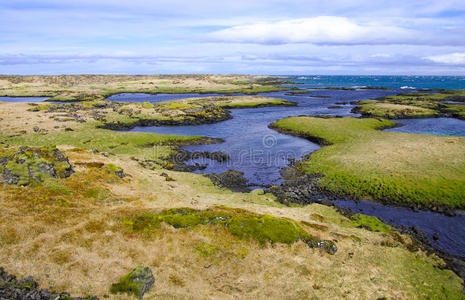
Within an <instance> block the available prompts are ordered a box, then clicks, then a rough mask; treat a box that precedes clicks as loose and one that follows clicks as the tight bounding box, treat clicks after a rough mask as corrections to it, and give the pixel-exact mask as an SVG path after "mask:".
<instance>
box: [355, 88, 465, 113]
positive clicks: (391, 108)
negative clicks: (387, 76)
mask: <svg viewBox="0 0 465 300" xmlns="http://www.w3.org/2000/svg"><path fill="white" fill-rule="evenodd" d="M450 101H453V102H452V103H451V102H450ZM454 102H456V103H454ZM358 104H359V106H358V107H356V108H355V109H354V112H357V113H361V114H362V115H363V116H368V117H373V116H374V117H384V118H389V119H400V118H429V117H439V116H444V117H452V118H458V119H462V120H465V91H463V90H447V91H439V92H438V91H436V92H434V93H403V94H399V95H397V96H388V97H385V98H382V99H379V100H378V101H359V103H358Z"/></svg>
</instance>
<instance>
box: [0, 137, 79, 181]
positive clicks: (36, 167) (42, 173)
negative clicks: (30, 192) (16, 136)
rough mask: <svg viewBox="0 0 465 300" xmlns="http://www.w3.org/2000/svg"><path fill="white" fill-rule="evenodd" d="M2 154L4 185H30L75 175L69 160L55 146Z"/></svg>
mask: <svg viewBox="0 0 465 300" xmlns="http://www.w3.org/2000/svg"><path fill="white" fill-rule="evenodd" d="M11 152H12V150H9V149H8V150H6V151H3V153H1V152H0V171H1V174H2V183H3V184H17V185H29V184H32V183H40V182H43V181H45V180H46V179H47V178H66V177H69V176H71V174H73V172H74V171H73V168H72V166H71V164H70V163H69V161H68V158H67V157H66V156H65V155H64V154H63V153H62V152H61V151H60V150H58V149H57V148H56V147H55V146H48V147H40V148H33V147H20V148H19V149H18V150H17V151H16V152H14V153H11Z"/></svg>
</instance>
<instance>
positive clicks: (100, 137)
mask: <svg viewBox="0 0 465 300" xmlns="http://www.w3.org/2000/svg"><path fill="white" fill-rule="evenodd" d="M202 139H203V138H202V137H199V136H179V135H164V134H155V133H144V132H121V131H113V130H106V129H98V128H95V123H94V122H91V123H86V124H85V125H84V126H83V128H81V129H79V130H75V131H71V132H65V131H54V132H50V133H49V134H46V135H43V134H38V133H31V134H27V135H23V136H18V137H13V138H9V137H5V136H0V141H3V142H6V143H8V144H10V145H30V146H43V145H69V146H74V147H77V148H82V149H88V150H98V151H100V152H109V153H113V154H125V155H131V156H136V157H139V158H142V159H155V160H157V159H160V158H163V157H166V156H167V155H169V154H171V151H172V147H170V145H171V144H173V143H180V144H183V143H185V144H189V143H195V142H197V141H200V140H202ZM154 145H156V147H154Z"/></svg>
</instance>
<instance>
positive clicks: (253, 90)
mask: <svg viewBox="0 0 465 300" xmlns="http://www.w3.org/2000/svg"><path fill="white" fill-rule="evenodd" d="M292 89H293V88H289V87H278V86H269V85H259V86H257V85H249V86H247V87H242V88H233V89H230V88H228V89H197V88H185V87H158V88H155V89H137V90H132V89H126V88H123V89H105V90H103V96H105V97H109V96H112V95H115V94H121V93H145V94H191V93H192V94H246V95H250V94H257V93H269V92H278V91H287V90H292Z"/></svg>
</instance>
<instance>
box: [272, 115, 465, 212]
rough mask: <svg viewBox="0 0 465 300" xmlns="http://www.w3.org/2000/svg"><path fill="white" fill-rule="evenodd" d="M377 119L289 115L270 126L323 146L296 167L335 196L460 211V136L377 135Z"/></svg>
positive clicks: (464, 165) (463, 176)
mask: <svg viewBox="0 0 465 300" xmlns="http://www.w3.org/2000/svg"><path fill="white" fill-rule="evenodd" d="M395 125H396V124H395V123H394V122H391V121H388V120H383V119H356V118H329V119H325V118H316V117H292V118H287V119H283V120H280V121H277V122H275V123H273V124H272V125H271V127H273V128H276V129H277V130H279V131H282V132H285V133H289V134H294V135H299V136H303V137H306V138H308V139H310V140H312V141H315V142H318V143H320V144H323V145H328V146H326V147H323V148H321V149H319V150H317V151H315V152H314V153H312V154H311V156H310V157H308V158H307V159H305V160H304V161H303V162H301V163H300V164H299V168H301V169H302V171H304V172H306V173H309V174H321V175H324V176H323V177H322V178H321V179H319V180H318V185H319V186H320V187H321V188H323V189H324V190H326V191H328V192H331V193H333V194H335V195H337V196H347V195H349V196H351V197H353V198H356V199H357V198H358V199H360V198H362V199H367V200H377V201H381V202H384V203H396V204H403V205H411V206H416V207H419V208H431V209H433V210H435V209H438V208H439V207H441V206H448V207H452V208H464V207H465V199H464V194H463V191H464V190H465V172H464V170H465V157H464V156H460V155H457V153H465V138H462V137H447V136H430V135H419V134H408V133H397V132H386V131H380V130H379V129H382V128H386V127H392V126H395Z"/></svg>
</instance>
